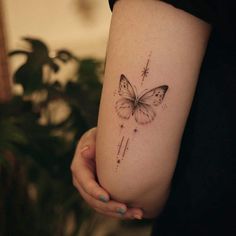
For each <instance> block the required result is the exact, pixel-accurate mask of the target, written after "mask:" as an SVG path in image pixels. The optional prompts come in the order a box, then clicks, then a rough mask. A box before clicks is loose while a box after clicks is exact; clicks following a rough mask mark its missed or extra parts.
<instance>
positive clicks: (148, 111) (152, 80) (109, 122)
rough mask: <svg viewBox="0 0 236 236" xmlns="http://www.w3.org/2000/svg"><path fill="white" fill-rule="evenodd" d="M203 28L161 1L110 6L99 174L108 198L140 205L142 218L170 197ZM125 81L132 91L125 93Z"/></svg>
mask: <svg viewBox="0 0 236 236" xmlns="http://www.w3.org/2000/svg"><path fill="white" fill-rule="evenodd" d="M176 11H177V12H176ZM192 28H194V30H192ZM208 34H209V26H208V25H207V24H206V23H204V22H202V21H200V20H199V19H197V18H195V17H193V16H190V15H189V14H187V13H185V12H183V11H179V10H177V9H175V8H173V7H171V6H170V5H167V4H165V3H161V2H159V1H152V0H150V1H141V0H136V1H125V0H120V1H119V2H118V3H117V4H116V6H115V9H114V13H113V19H112V25H111V31H110V39H109V46H108V54H107V65H106V71H105V79H104V88H103V93H102V99H101V106H100V113H99V123H98V134H97V154H96V158H97V159H96V161H97V173H98V179H99V182H100V184H101V185H102V186H103V187H104V188H105V189H107V191H108V192H109V193H111V196H112V198H114V199H116V200H118V201H122V202H125V203H127V204H129V205H130V206H137V207H142V208H144V210H145V214H146V216H147V217H152V216H153V215H154V214H157V213H158V212H159V211H160V209H161V208H162V207H163V205H164V202H165V201H166V198H167V196H168V191H169V188H170V183H171V179H172V176H173V172H174V168H175V165H176V161H177V156H178V151H179V146H180V141H181V136H182V133H183V129H184V125H185V122H186V119H187V116H188V112H189V109H190V106H191V102H192V98H193V94H194V90H195V87H196V83H197V78H198V73H199V68H200V65H201V61H202V58H203V55H204V51H205V46H206V43H207V38H208ZM144 69H146V71H147V70H148V73H146V74H145V73H142V72H143V70H144ZM127 81H128V82H127ZM129 83H130V85H129ZM124 84H125V85H127V84H128V86H129V90H132V89H133V90H134V93H133V95H132V94H131V95H130V94H128V95H127V94H125V88H124V90H122V88H121V86H122V85H124ZM135 87H136V88H135ZM136 90H137V91H136ZM152 91H154V92H153V93H152ZM131 92H132V91H131ZM158 92H159V94H157V93H158ZM146 94H147V95H146ZM149 95H150V96H149ZM155 95H156V96H157V99H156V100H155V98H152V96H155ZM127 96H128V97H132V98H130V99H128V98H127ZM122 99H123V100H122ZM125 99H126V100H125ZM144 100H145V101H144ZM144 113H145V114H144Z"/></svg>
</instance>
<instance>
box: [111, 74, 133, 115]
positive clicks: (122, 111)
mask: <svg viewBox="0 0 236 236" xmlns="http://www.w3.org/2000/svg"><path fill="white" fill-rule="evenodd" d="M118 94H119V95H120V96H121V98H120V99H119V100H118V101H117V102H116V105H115V108H116V113H117V114H118V116H119V117H120V118H123V119H129V118H130V116H131V114H133V111H134V102H135V100H136V94H135V92H134V89H133V87H132V85H131V83H130V82H129V80H128V79H127V78H126V77H125V75H123V74H122V75H121V76H120V83H119V89H118Z"/></svg>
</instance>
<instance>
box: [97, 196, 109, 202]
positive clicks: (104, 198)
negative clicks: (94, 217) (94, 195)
mask: <svg viewBox="0 0 236 236" xmlns="http://www.w3.org/2000/svg"><path fill="white" fill-rule="evenodd" d="M98 198H99V200H100V201H101V202H105V203H106V202H108V201H109V199H108V198H107V197H105V196H103V195H99V197H98Z"/></svg>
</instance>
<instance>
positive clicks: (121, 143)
mask: <svg viewBox="0 0 236 236" xmlns="http://www.w3.org/2000/svg"><path fill="white" fill-rule="evenodd" d="M123 141H124V136H123V137H122V139H121V141H120V143H119V145H118V152H117V156H119V155H120V150H121V148H122V145H123Z"/></svg>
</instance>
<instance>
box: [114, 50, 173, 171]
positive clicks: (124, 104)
mask: <svg viewBox="0 0 236 236" xmlns="http://www.w3.org/2000/svg"><path fill="white" fill-rule="evenodd" d="M150 57H151V53H150V55H149V58H148V60H147V63H146V65H145V67H144V68H143V70H142V73H141V76H142V80H141V85H140V86H142V85H143V82H144V79H145V78H146V77H147V76H148V74H149V64H150ZM168 89H169V86H168V85H161V86H157V87H154V88H152V89H144V90H143V91H141V92H139V93H138V90H137V88H136V86H135V85H132V84H131V83H130V81H129V80H128V78H127V77H126V76H125V75H124V74H121V75H120V80H119V86H118V90H115V92H114V94H113V95H114V96H116V95H118V96H119V98H118V100H116V102H115V111H116V114H117V115H118V117H119V118H121V119H122V120H123V121H124V122H125V121H128V120H130V118H132V117H133V119H134V121H135V127H132V129H131V130H130V131H129V132H128V128H129V127H130V126H129V127H128V128H127V126H126V125H124V123H122V124H120V125H119V127H120V134H121V133H123V132H124V131H125V133H126V134H127V133H130V134H129V135H132V137H133V138H134V136H136V134H138V133H139V132H138V131H139V128H140V127H141V126H143V125H147V124H149V123H151V122H152V121H153V120H154V119H155V118H156V110H157V107H158V106H159V105H160V104H162V102H163V100H164V98H165V95H166V92H167V90H168ZM166 107H167V106H166V104H164V105H162V108H163V109H164V108H166ZM130 128H131V127H130ZM129 135H128V137H125V135H123V134H122V138H121V140H120V142H119V144H118V145H117V146H118V149H117V155H116V158H117V166H116V170H117V169H118V167H119V164H120V163H121V161H123V159H124V157H125V156H126V154H127V152H128V150H129V143H130V138H129Z"/></svg>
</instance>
